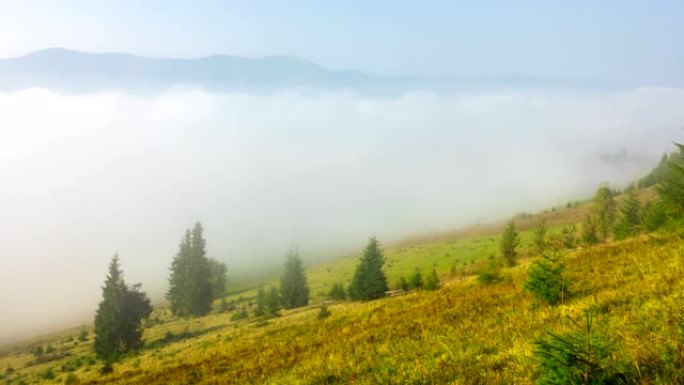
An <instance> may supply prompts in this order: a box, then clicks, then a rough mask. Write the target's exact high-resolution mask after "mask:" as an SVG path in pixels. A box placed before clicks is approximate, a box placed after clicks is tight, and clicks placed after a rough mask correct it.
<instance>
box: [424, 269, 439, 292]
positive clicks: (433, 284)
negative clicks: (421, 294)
mask: <svg viewBox="0 0 684 385" xmlns="http://www.w3.org/2000/svg"><path fill="white" fill-rule="evenodd" d="M440 285H441V283H440V281H439V276H438V275H437V270H435V268H434V267H433V268H432V272H430V274H429V275H428V276H427V278H426V279H425V290H437V289H439V287H440Z"/></svg>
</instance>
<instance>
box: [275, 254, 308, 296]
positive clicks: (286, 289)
mask: <svg viewBox="0 0 684 385" xmlns="http://www.w3.org/2000/svg"><path fill="white" fill-rule="evenodd" d="M280 299H281V301H282V304H283V307H284V308H285V309H294V308H296V307H302V306H306V305H308V304H309V285H308V284H307V281H306V273H305V272H304V265H303V264H302V260H301V258H299V255H298V254H297V252H295V251H291V252H290V253H288V254H287V257H286V258H285V268H284V271H283V275H282V276H281V277H280Z"/></svg>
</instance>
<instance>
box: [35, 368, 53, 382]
mask: <svg viewBox="0 0 684 385" xmlns="http://www.w3.org/2000/svg"><path fill="white" fill-rule="evenodd" d="M39 376H40V378H42V379H43V380H54V379H55V377H56V376H55V372H54V370H52V368H47V369H45V370H43V371H42V372H40V375H39Z"/></svg>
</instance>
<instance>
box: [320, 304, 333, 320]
mask: <svg viewBox="0 0 684 385" xmlns="http://www.w3.org/2000/svg"><path fill="white" fill-rule="evenodd" d="M330 314H331V313H330V310H329V309H328V305H326V304H322V305H321V309H320V310H319V311H318V319H324V318H328V317H330Z"/></svg>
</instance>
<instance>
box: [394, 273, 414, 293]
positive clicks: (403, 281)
mask: <svg viewBox="0 0 684 385" xmlns="http://www.w3.org/2000/svg"><path fill="white" fill-rule="evenodd" d="M410 288H411V287H410V286H409V283H408V281H407V280H406V278H404V276H403V275H402V276H401V277H400V278H399V283H398V285H397V289H399V290H403V291H409V289H410Z"/></svg>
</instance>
